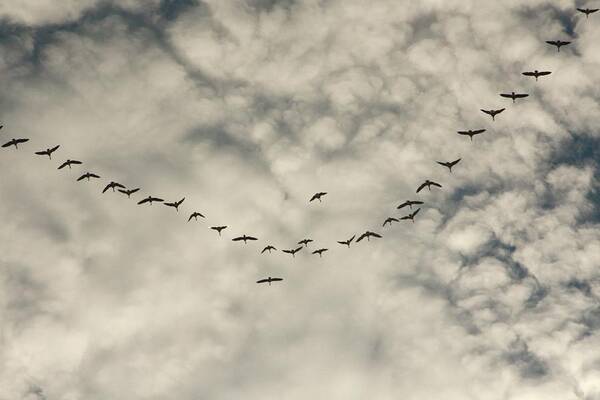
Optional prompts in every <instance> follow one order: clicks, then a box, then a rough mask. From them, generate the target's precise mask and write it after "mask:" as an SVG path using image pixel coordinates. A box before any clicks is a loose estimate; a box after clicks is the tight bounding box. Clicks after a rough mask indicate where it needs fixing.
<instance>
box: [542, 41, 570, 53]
mask: <svg viewBox="0 0 600 400" xmlns="http://www.w3.org/2000/svg"><path fill="white" fill-rule="evenodd" d="M546 43H548V44H551V45H552V46H556V50H558V52H560V48H561V46H566V45H568V44H569V43H571V42H565V41H562V40H546Z"/></svg>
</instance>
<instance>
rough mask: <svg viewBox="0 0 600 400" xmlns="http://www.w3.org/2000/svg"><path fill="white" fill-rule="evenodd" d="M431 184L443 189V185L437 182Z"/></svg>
mask: <svg viewBox="0 0 600 400" xmlns="http://www.w3.org/2000/svg"><path fill="white" fill-rule="evenodd" d="M429 183H431V184H432V185H433V186H437V187H442V185H440V184H439V183H437V182H433V181H429Z"/></svg>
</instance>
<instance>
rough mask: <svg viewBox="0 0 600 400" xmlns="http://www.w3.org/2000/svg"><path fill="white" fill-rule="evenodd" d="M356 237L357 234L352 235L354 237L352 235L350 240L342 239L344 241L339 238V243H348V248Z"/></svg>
mask: <svg viewBox="0 0 600 400" xmlns="http://www.w3.org/2000/svg"><path fill="white" fill-rule="evenodd" d="M355 237H356V235H354V236H352V237H351V238H350V239H348V240H342V241H339V240H338V243H339V244H345V245H346V246H348V248H349V247H350V243H352V241H353V240H354V238H355Z"/></svg>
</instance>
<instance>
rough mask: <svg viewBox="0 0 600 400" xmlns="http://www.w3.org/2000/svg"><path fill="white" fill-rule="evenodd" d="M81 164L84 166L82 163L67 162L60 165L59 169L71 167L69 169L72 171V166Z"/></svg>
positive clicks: (75, 161)
mask: <svg viewBox="0 0 600 400" xmlns="http://www.w3.org/2000/svg"><path fill="white" fill-rule="evenodd" d="M81 164H83V163H82V162H81V161H77V160H67V161H65V162H64V163H62V164H60V166H59V167H58V168H57V169H63V168H64V167H69V169H71V165H81Z"/></svg>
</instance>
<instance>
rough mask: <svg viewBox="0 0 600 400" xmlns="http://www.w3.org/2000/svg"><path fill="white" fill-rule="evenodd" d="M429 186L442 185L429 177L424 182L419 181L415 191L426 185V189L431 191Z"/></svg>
mask: <svg viewBox="0 0 600 400" xmlns="http://www.w3.org/2000/svg"><path fill="white" fill-rule="evenodd" d="M431 186H437V187H440V188H441V187H442V185H440V184H439V183H437V182H434V181H430V180H429V179H427V180H426V181H425V182H423V183H421V186H419V187H418V188H417V193H419V192H420V191H421V190H423V188H424V187H427V189H429V190H430V191H431Z"/></svg>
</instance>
